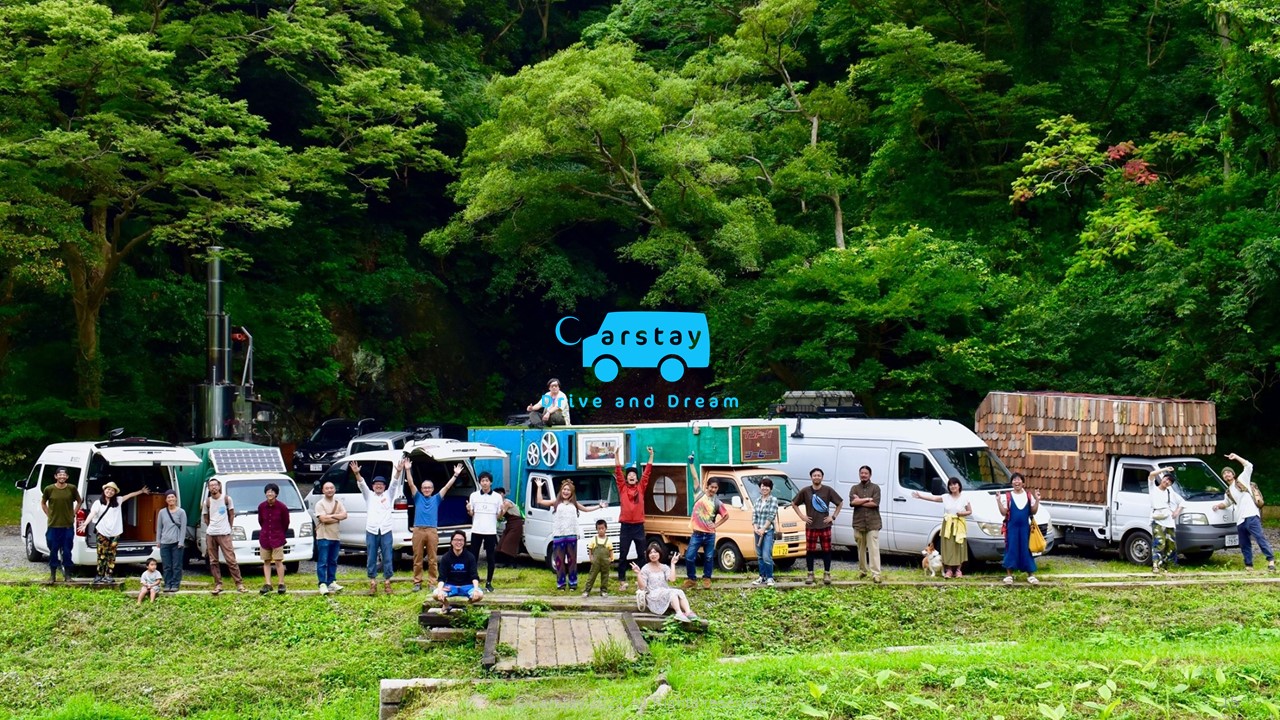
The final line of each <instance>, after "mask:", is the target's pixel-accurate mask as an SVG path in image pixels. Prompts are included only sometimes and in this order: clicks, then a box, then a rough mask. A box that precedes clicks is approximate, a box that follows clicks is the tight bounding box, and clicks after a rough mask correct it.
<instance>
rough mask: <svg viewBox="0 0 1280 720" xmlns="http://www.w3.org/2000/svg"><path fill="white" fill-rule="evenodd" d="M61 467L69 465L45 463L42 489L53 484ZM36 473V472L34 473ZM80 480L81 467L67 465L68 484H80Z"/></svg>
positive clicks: (41, 482) (41, 475) (41, 483)
mask: <svg viewBox="0 0 1280 720" xmlns="http://www.w3.org/2000/svg"><path fill="white" fill-rule="evenodd" d="M59 467H67V466H60V465H45V466H44V472H42V473H41V474H40V489H41V490H44V489H45V488H47V487H49V486H50V485H52V484H53V476H54V475H57V474H58V468H59ZM32 474H33V475H34V472H33V473H32ZM79 482H80V468H78V467H67V484H68V485H78V484H79Z"/></svg>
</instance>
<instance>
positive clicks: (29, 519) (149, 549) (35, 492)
mask: <svg viewBox="0 0 1280 720" xmlns="http://www.w3.org/2000/svg"><path fill="white" fill-rule="evenodd" d="M199 464H200V459H199V458H197V457H196V456H195V453H193V452H191V451H190V450H188V449H187V448H184V447H178V446H176V445H171V444H169V443H166V442H158V441H155V440H147V439H145V438H125V439H120V440H106V441H102V442H68V443H56V444H53V445H50V446H48V447H46V448H45V449H44V451H43V452H41V453H40V458H39V459H38V460H36V464H35V467H33V468H32V469H31V473H30V474H29V475H28V476H27V477H26V479H24V480H19V481H18V482H17V483H16V485H17V487H18V489H19V490H22V491H23V493H22V525H21V528H22V537H23V542H24V544H25V546H26V553H27V559H28V560H31V561H33V562H35V561H38V560H40V558H41V556H47V555H48V554H49V545H48V542H47V541H46V540H45V530H46V529H47V523H48V518H47V517H45V514H44V511H43V510H41V509H40V498H41V493H42V492H43V490H44V488H45V486H47V485H51V484H53V481H54V480H53V476H54V474H55V473H56V472H57V470H58V468H59V467H65V468H66V469H67V475H68V476H69V477H68V480H67V482H68V483H70V484H71V485H74V486H75V487H76V489H78V490H79V491H80V497H81V499H82V500H83V501H84V504H83V505H82V506H81V510H80V513H79V514H78V515H77V517H76V523H77V525H78V524H79V523H80V521H82V520H84V518H85V515H86V513H88V511H89V508H90V506H91V504H92V503H93V502H94V501H96V500H97V499H98V498H99V497H101V496H102V486H103V485H106V484H107V483H108V482H114V483H115V484H116V485H117V486H119V488H120V494H121V495H127V494H129V493H131V492H134V491H136V490H141V489H142V488H143V487H146V488H148V489H149V490H150V491H151V494H150V495H139V496H137V497H135V498H134V499H132V500H130V501H129V502H127V503H125V504H124V506H123V515H124V532H123V533H122V534H121V535H120V546H119V550H118V551H117V555H116V563H117V564H119V565H128V564H139V563H145V562H146V561H147V558H149V557H152V556H153V555H154V556H156V557H158V556H159V553H158V552H156V551H155V544H156V515H157V513H159V512H160V508H162V507H164V504H165V503H164V491H165V490H168V489H170V488H173V489H174V490H175V492H177V493H178V501H179V502H182V499H183V498H182V496H181V492H182V490H181V488H179V487H178V484H177V482H176V480H175V478H174V468H175V467H181V466H185V465H199ZM87 530H88V532H86V533H81V532H77V533H76V536H75V540H74V541H73V542H72V545H71V561H72V562H73V563H74V564H76V565H93V564H95V563H97V561H98V551H97V536H96V535H95V534H94V533H93V532H92V528H88V529H87Z"/></svg>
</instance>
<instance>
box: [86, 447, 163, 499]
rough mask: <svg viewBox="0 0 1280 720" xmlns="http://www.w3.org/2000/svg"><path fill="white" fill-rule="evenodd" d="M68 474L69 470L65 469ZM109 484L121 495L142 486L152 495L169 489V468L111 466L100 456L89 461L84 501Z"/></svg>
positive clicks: (159, 466) (155, 466)
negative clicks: (111, 483)
mask: <svg viewBox="0 0 1280 720" xmlns="http://www.w3.org/2000/svg"><path fill="white" fill-rule="evenodd" d="M67 470H68V472H69V471H70V470H71V468H67ZM109 482H113V483H115V484H116V485H117V486H119V488H120V494H121V495H128V494H129V493H131V492H134V491H137V490H141V489H142V488H143V487H144V486H145V487H147V488H149V489H150V490H151V492H153V493H162V492H164V491H165V490H168V489H169V468H167V467H164V466H163V465H146V466H141V467H139V466H132V465H131V466H127V467H120V466H116V465H112V464H110V463H108V462H107V461H106V459H105V458H103V457H102V456H101V455H98V454H94V455H93V456H92V457H90V459H89V473H88V475H87V476H86V482H85V493H84V494H85V501H86V502H87V501H89V500H91V499H96V498H98V497H99V496H101V495H102V486H103V485H106V484H107V483H109Z"/></svg>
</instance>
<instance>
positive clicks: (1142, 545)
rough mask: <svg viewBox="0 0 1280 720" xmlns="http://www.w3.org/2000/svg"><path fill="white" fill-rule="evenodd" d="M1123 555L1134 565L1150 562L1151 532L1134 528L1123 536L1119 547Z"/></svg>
mask: <svg viewBox="0 0 1280 720" xmlns="http://www.w3.org/2000/svg"><path fill="white" fill-rule="evenodd" d="M1120 552H1122V553H1124V557H1125V559H1126V560H1128V561H1129V562H1131V563H1134V564H1135V565H1149V564H1151V533H1148V532H1147V531H1146V530H1134V531H1133V532H1131V533H1129V534H1128V535H1126V536H1125V539H1124V544H1123V545H1121V547H1120Z"/></svg>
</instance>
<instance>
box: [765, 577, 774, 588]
mask: <svg viewBox="0 0 1280 720" xmlns="http://www.w3.org/2000/svg"><path fill="white" fill-rule="evenodd" d="M764 584H765V585H768V586H769V587H773V578H769V579H768V580H765V581H764Z"/></svg>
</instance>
